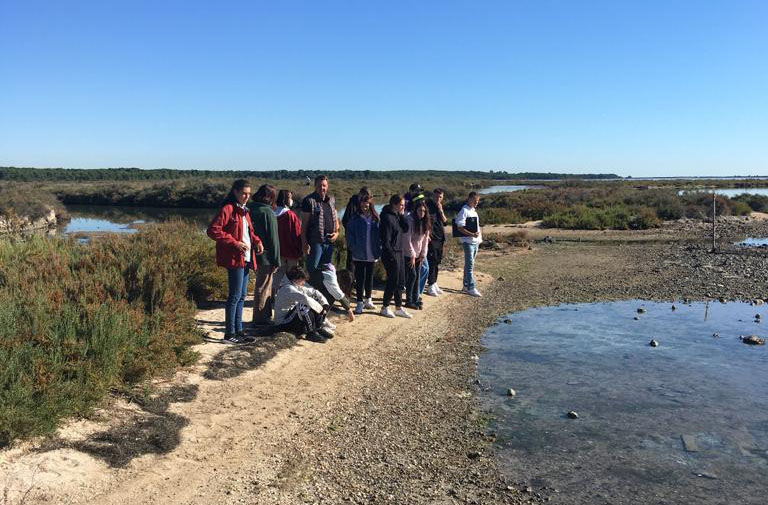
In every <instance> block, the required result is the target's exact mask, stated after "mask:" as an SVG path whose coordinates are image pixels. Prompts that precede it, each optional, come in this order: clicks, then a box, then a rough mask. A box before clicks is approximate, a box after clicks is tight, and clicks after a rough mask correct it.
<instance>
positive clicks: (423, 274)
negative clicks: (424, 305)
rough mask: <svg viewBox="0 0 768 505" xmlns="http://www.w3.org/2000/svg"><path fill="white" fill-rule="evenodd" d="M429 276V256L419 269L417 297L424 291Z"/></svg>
mask: <svg viewBox="0 0 768 505" xmlns="http://www.w3.org/2000/svg"><path fill="white" fill-rule="evenodd" d="M427 277H429V258H424V261H423V262H422V263H421V269H420V270H419V292H418V295H417V297H416V298H417V299H418V298H421V294H422V293H424V286H425V285H426V284H427Z"/></svg>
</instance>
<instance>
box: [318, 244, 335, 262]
mask: <svg viewBox="0 0 768 505" xmlns="http://www.w3.org/2000/svg"><path fill="white" fill-rule="evenodd" d="M320 247H321V250H322V253H321V255H320V263H319V264H320V265H325V264H326V263H331V262H333V244H332V243H330V242H329V243H326V244H320Z"/></svg>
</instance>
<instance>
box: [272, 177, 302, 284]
mask: <svg viewBox="0 0 768 505" xmlns="http://www.w3.org/2000/svg"><path fill="white" fill-rule="evenodd" d="M276 203H277V208H275V217H276V218H277V236H278V238H279V241H280V268H279V269H278V270H277V272H276V273H275V276H274V278H273V279H272V293H273V294H276V293H277V290H278V289H280V284H281V283H282V280H283V276H284V275H285V272H287V271H288V270H289V269H290V268H291V267H295V266H298V264H299V260H300V259H301V256H302V252H301V221H300V220H299V216H297V215H296V213H295V212H294V211H292V210H291V208H292V207H293V193H292V192H291V191H289V190H287V189H281V190H280V191H279V192H278V193H277V202H276Z"/></svg>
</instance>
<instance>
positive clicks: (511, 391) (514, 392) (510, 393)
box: [507, 388, 517, 396]
mask: <svg viewBox="0 0 768 505" xmlns="http://www.w3.org/2000/svg"><path fill="white" fill-rule="evenodd" d="M515 395H517V391H515V390H514V389H512V388H509V389H507V396H515Z"/></svg>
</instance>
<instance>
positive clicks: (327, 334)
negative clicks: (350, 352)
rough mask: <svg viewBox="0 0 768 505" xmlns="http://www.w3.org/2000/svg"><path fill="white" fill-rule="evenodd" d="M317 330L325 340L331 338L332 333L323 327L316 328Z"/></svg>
mask: <svg viewBox="0 0 768 505" xmlns="http://www.w3.org/2000/svg"><path fill="white" fill-rule="evenodd" d="M317 332H318V333H319V334H320V336H321V337H323V338H324V339H326V340H330V339H332V338H333V333H331V332H330V331H328V330H326V329H325V328H318V329H317Z"/></svg>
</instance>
